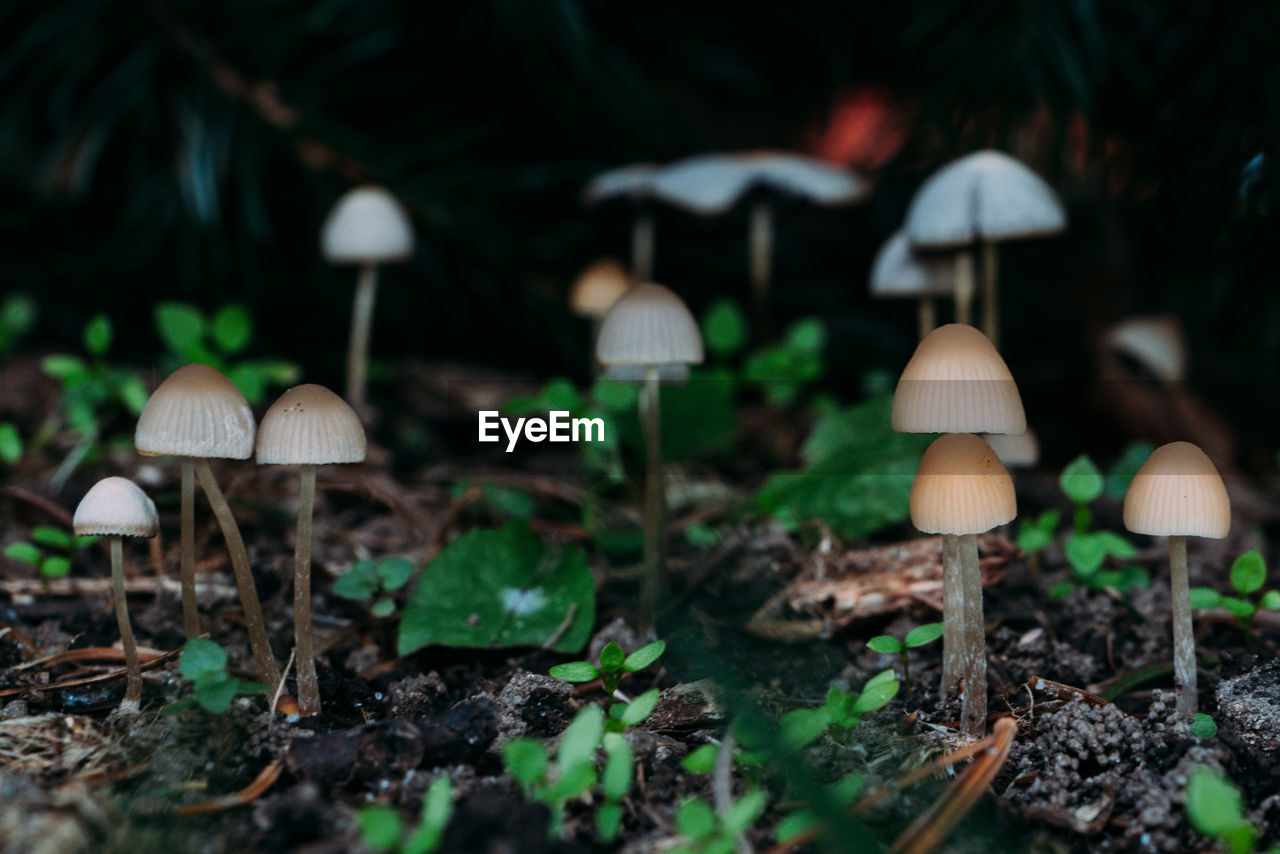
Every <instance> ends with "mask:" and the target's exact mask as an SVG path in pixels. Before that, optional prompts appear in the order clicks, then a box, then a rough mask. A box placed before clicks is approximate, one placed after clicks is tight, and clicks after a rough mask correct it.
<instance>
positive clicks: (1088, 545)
mask: <svg viewBox="0 0 1280 854" xmlns="http://www.w3.org/2000/svg"><path fill="white" fill-rule="evenodd" d="M1063 551H1064V553H1065V554H1066V556H1067V563H1069V564H1071V568H1072V569H1074V570H1075V571H1076V573H1077V574H1078V575H1080V576H1081V577H1082V578H1088V577H1089V576H1091V575H1093V574H1094V573H1095V572H1097V571H1098V569H1099V568H1101V567H1102V562H1103V561H1105V560H1106V559H1107V543H1106V542H1105V541H1104V539H1103V538H1102V537H1100V536H1098V534H1097V533H1087V534H1081V533H1079V532H1075V533H1072V534H1071V536H1069V537H1067V542H1066V545H1065V546H1064V547H1063Z"/></svg>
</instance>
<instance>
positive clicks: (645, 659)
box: [622, 640, 667, 673]
mask: <svg viewBox="0 0 1280 854" xmlns="http://www.w3.org/2000/svg"><path fill="white" fill-rule="evenodd" d="M666 651H667V642H666V641H664V640H656V641H653V642H652V643H647V644H645V645H644V646H642V647H640V648H639V649H637V650H636V651H635V652H633V653H631V654H630V655H628V656H627V658H626V660H625V661H623V662H622V669H623V670H625V671H627V672H628V673H634V672H636V671H637V670H644V669H645V668H646V667H648V666H649V665H651V664H653V663H654V662H655V661H657V660H658V659H659V658H662V654H663V653H664V652H666Z"/></svg>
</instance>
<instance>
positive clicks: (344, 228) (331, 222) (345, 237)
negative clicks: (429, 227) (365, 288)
mask: <svg viewBox="0 0 1280 854" xmlns="http://www.w3.org/2000/svg"><path fill="white" fill-rule="evenodd" d="M320 250H321V252H322V253H323V254H324V257H325V260H327V261H329V262H331V263H334V264H386V263H389V262H392V261H403V260H405V259H406V258H408V257H409V256H410V255H412V254H413V228H412V226H411V225H410V224H409V215H408V214H407V213H405V210H404V208H403V207H402V206H401V205H400V202H398V201H396V198H395V196H393V195H391V194H390V193H389V192H387V191H386V190H385V189H383V188H382V187H374V186H365V187H356V188H355V189H353V190H348V191H347V192H346V193H345V194H343V196H342V198H340V199H338V201H337V203H336V204H334V206H333V210H331V211H329V216H328V217H326V218H325V221H324V228H323V229H322V230H321V233H320Z"/></svg>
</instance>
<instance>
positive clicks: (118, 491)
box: [72, 477, 160, 537]
mask: <svg viewBox="0 0 1280 854" xmlns="http://www.w3.org/2000/svg"><path fill="white" fill-rule="evenodd" d="M72 528H73V529H74V530H75V532H76V536H78V537H79V536H89V535H95V534H101V535H104V536H108V537H154V536H155V535H156V534H157V533H158V532H159V530H160V520H159V518H158V517H157V516H156V505H155V503H154V502H152V500H151V499H150V498H148V497H147V494H146V493H145V492H143V491H142V490H141V489H140V488H139V487H138V485H137V484H136V483H134V482H133V481H131V480H129V479H127V478H123V477H107V478H103V479H102V480H100V481H98V482H97V483H95V484H94V485H93V487H92V488H91V489H90V490H89V491H88V492H86V493H85V494H84V498H82V499H80V504H79V505H78V506H77V507H76V514H75V516H74V518H73V519H72Z"/></svg>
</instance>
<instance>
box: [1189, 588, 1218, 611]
mask: <svg viewBox="0 0 1280 854" xmlns="http://www.w3.org/2000/svg"><path fill="white" fill-rule="evenodd" d="M1189 596H1190V599H1191V607H1192V608H1193V609H1195V610H1197V611H1204V610H1208V609H1209V608H1216V607H1218V606H1219V605H1221V604H1222V594H1221V593H1219V592H1218V591H1217V590H1214V589H1213V588H1211V587H1192V588H1191V590H1190V591H1189Z"/></svg>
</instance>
